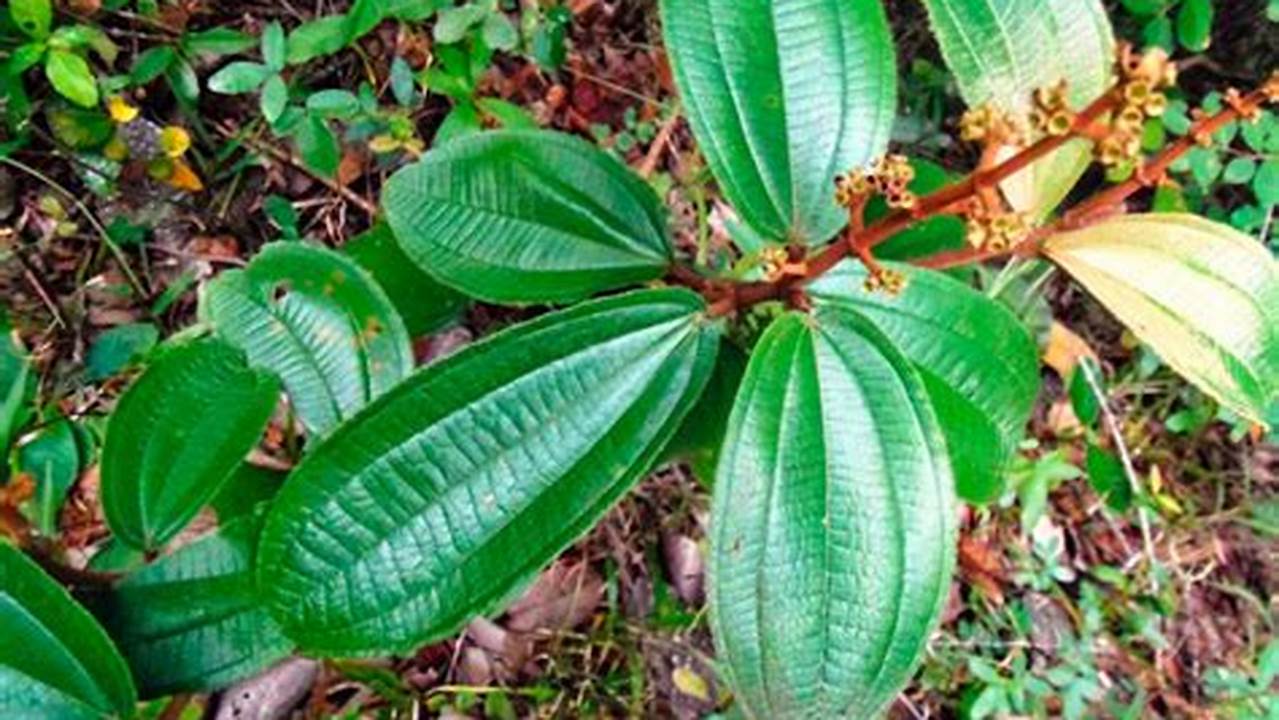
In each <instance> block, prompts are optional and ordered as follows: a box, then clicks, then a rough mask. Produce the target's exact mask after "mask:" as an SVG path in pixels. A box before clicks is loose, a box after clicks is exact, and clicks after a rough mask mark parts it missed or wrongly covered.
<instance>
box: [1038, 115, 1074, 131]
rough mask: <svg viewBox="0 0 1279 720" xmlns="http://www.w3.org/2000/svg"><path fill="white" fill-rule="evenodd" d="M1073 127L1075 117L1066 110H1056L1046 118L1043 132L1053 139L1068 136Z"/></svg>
mask: <svg viewBox="0 0 1279 720" xmlns="http://www.w3.org/2000/svg"><path fill="white" fill-rule="evenodd" d="M1074 127H1075V116H1074V115H1073V114H1072V113H1071V112H1070V111H1068V110H1058V111H1057V112H1055V113H1053V114H1052V116H1051V117H1049V118H1048V120H1047V122H1046V124H1045V126H1044V132H1047V133H1048V134H1049V135H1053V136H1055V137H1063V136H1065V135H1069V134H1070V131H1071V130H1072V129H1074Z"/></svg>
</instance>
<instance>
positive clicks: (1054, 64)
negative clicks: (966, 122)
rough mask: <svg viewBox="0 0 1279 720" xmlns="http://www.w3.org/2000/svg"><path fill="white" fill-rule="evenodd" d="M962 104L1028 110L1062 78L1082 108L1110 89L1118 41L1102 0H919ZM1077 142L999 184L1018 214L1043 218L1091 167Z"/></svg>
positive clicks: (1080, 142) (1083, 145) (1088, 153)
mask: <svg viewBox="0 0 1279 720" xmlns="http://www.w3.org/2000/svg"><path fill="white" fill-rule="evenodd" d="M924 4H925V5H927V6H928V14H929V17H930V18H931V19H932V24H933V30H934V32H935V33H936V34H937V42H938V44H939V45H940V46H941V51H942V55H943V56H944V57H945V59H946V64H947V65H949V66H950V69H951V72H953V73H954V74H955V80H956V81H957V82H958V83H959V90H960V93H961V94H962V95H963V96H964V101H965V102H967V103H968V104H969V105H970V106H972V107H976V106H978V105H981V104H983V103H987V102H991V103H994V104H996V105H998V106H1000V107H1003V108H1005V109H1009V110H1014V111H1016V112H1023V113H1024V112H1026V111H1028V110H1029V109H1030V108H1031V106H1032V101H1033V94H1034V91H1035V90H1036V89H1038V88H1041V87H1047V86H1049V85H1052V84H1054V83H1056V82H1058V81H1060V80H1063V79H1064V80H1066V81H1067V83H1068V84H1069V85H1068V89H1069V92H1068V97H1069V98H1070V102H1071V105H1072V106H1073V107H1075V108H1076V109H1082V108H1083V107H1084V106H1085V105H1087V104H1088V103H1090V102H1092V101H1093V100H1095V99H1097V98H1098V97H1100V96H1101V94H1102V93H1104V92H1105V91H1106V90H1107V89H1109V88H1110V85H1111V82H1112V80H1113V72H1112V70H1113V66H1114V62H1115V37H1114V31H1113V30H1112V29H1111V27H1110V19H1109V18H1108V17H1107V15H1106V9H1105V7H1103V6H1102V3H1101V0H924ZM1091 152H1092V151H1091V148H1090V147H1089V145H1088V143H1087V142H1086V141H1083V140H1076V141H1074V142H1072V143H1070V144H1068V145H1066V146H1065V147H1063V148H1061V149H1060V150H1058V151H1057V152H1056V153H1054V154H1053V155H1050V156H1049V157H1047V158H1044V159H1043V160H1040V161H1039V162H1038V163H1036V164H1035V165H1034V166H1033V167H1032V168H1030V169H1028V170H1026V171H1025V172H1023V173H1021V174H1019V175H1017V176H1015V177H1013V178H1011V179H1010V180H1008V181H1007V182H1006V183H1005V184H1004V192H1005V194H1006V195H1007V196H1008V199H1009V201H1010V202H1011V203H1012V204H1013V205H1014V206H1015V207H1017V208H1018V209H1020V210H1025V211H1028V212H1032V213H1034V214H1036V215H1039V216H1045V215H1047V214H1048V213H1049V212H1051V211H1052V210H1053V209H1054V208H1056V207H1057V206H1058V205H1060V204H1061V202H1062V200H1064V199H1065V198H1066V194H1067V193H1069V192H1070V189H1071V188H1073V187H1074V186H1075V183H1076V182H1077V181H1078V180H1079V178H1080V177H1081V176H1082V175H1083V174H1084V171H1085V170H1086V169H1087V168H1088V165H1089V163H1090V162H1091Z"/></svg>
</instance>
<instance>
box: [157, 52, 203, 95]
mask: <svg viewBox="0 0 1279 720" xmlns="http://www.w3.org/2000/svg"><path fill="white" fill-rule="evenodd" d="M164 79H165V80H167V81H168V83H169V88H170V89H172V90H173V95H174V96H175V97H177V99H178V100H180V101H181V102H184V103H188V104H194V103H195V102H196V101H197V100H199V99H200V78H199V76H197V75H196V74H195V68H193V67H191V63H189V62H187V60H186V59H185V58H178V60H177V62H175V63H173V64H172V65H170V66H169V69H168V70H167V71H166V72H165V73H164Z"/></svg>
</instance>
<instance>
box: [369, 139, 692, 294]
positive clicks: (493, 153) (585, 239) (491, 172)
mask: <svg viewBox="0 0 1279 720" xmlns="http://www.w3.org/2000/svg"><path fill="white" fill-rule="evenodd" d="M382 205H383V207H384V208H385V209H386V218H387V221H388V222H389V223H390V224H391V229H392V230H394V231H395V235H396V237H397V238H398V239H399V241H400V244H401V245H402V246H403V247H404V250H405V251H406V252H407V253H408V255H409V257H411V258H412V259H413V260H414V261H415V262H417V263H418V264H419V265H420V266H421V267H422V269H424V270H426V271H427V272H429V273H431V274H432V275H434V276H435V277H437V278H439V279H440V281H441V282H444V283H447V284H449V285H452V286H454V287H456V288H458V289H459V290H462V291H463V292H466V293H467V294H470V295H473V296H475V297H477V298H480V299H482V300H488V301H490V302H499V303H532V302H569V301H573V300H580V299H582V298H584V297H587V296H589V295H592V294H594V293H597V292H601V291H604V290H612V289H616V288H620V287H624V286H626V285H631V284H635V283H640V282H645V281H649V280H654V279H656V278H658V277H661V275H662V274H663V273H664V272H665V271H666V267H667V265H669V263H670V253H671V250H670V245H669V243H668V241H667V237H666V220H665V216H664V211H663V210H662V206H661V202H660V201H659V200H658V198H657V195H656V194H654V192H653V191H652V189H650V188H649V187H648V186H647V185H645V184H644V182H643V181H642V180H640V179H639V177H638V176H636V175H634V174H633V173H631V172H630V171H629V170H628V169H627V168H626V167H625V166H623V165H622V164H621V163H620V162H618V161H617V160H615V159H613V158H612V157H610V156H608V155H606V154H605V153H604V152H602V151H600V150H599V149H597V148H595V147H593V146H591V145H590V144H588V143H586V142H585V141H582V140H579V139H577V138H574V137H572V136H569V135H563V134H558V133H553V132H546V131H529V130H503V131H499V132H490V133H482V134H479V135H475V136H472V137H467V138H463V139H460V140H457V141H455V142H451V143H449V144H448V145H447V146H445V147H444V148H441V149H437V150H434V151H432V152H431V153H429V154H428V155H427V156H426V157H425V158H424V159H423V160H422V161H421V162H419V163H417V164H416V165H412V166H410V167H408V168H405V169H404V170H401V171H400V172H398V173H396V174H395V176H394V177H392V178H391V180H390V181H389V182H388V183H387V187H386V190H385V191H384V192H383V195H382Z"/></svg>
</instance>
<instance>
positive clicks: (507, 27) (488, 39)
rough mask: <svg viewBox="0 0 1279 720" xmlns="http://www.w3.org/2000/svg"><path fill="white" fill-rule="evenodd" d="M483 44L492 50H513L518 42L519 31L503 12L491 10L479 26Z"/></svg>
mask: <svg viewBox="0 0 1279 720" xmlns="http://www.w3.org/2000/svg"><path fill="white" fill-rule="evenodd" d="M481 36H482V37H483V38H484V44H485V45H488V46H489V47H490V48H492V49H494V50H507V51H510V50H514V49H515V48H516V47H518V46H519V44H520V33H519V31H518V30H516V29H515V25H514V24H513V23H512V22H511V19H510V18H508V17H507V16H506V14H505V13H501V12H493V13H489V15H488V17H486V18H484V25H483V26H482V27H481Z"/></svg>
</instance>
